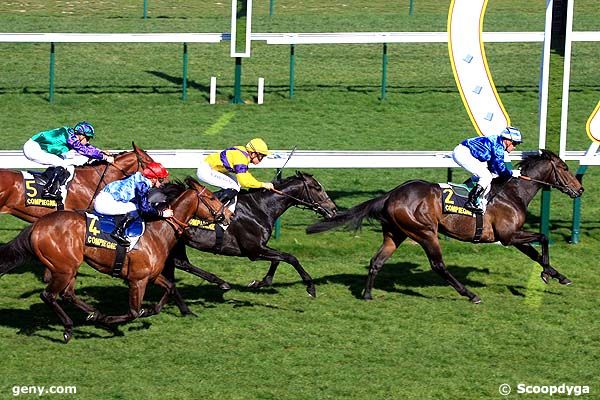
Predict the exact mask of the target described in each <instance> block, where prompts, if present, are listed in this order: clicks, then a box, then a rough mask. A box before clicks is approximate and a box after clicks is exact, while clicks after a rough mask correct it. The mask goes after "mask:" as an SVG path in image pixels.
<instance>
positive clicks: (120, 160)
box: [107, 142, 154, 179]
mask: <svg viewBox="0 0 600 400" xmlns="http://www.w3.org/2000/svg"><path fill="white" fill-rule="evenodd" d="M131 144H132V145H133V151H124V152H122V153H119V154H117V155H115V162H114V163H113V164H112V166H113V168H114V169H116V170H117V171H119V172H120V173H121V174H122V175H123V176H129V175H133V174H135V173H136V172H141V171H142V170H143V169H144V168H145V167H146V165H147V164H148V163H151V162H153V161H154V160H153V159H152V157H150V155H148V153H146V152H145V151H144V150H142V149H140V148H139V147H137V146H136V145H135V143H133V142H131ZM109 169H110V168H109ZM108 173H110V172H109V171H107V174H108ZM117 179H118V178H117Z"/></svg>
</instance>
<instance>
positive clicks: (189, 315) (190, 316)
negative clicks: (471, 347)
mask: <svg viewBox="0 0 600 400" xmlns="http://www.w3.org/2000/svg"><path fill="white" fill-rule="evenodd" d="M181 315H182V316H183V317H186V318H197V317H198V315H196V314H195V313H193V312H191V311H188V312H186V313H182V314H181Z"/></svg>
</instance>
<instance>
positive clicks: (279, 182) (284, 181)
mask: <svg viewBox="0 0 600 400" xmlns="http://www.w3.org/2000/svg"><path fill="white" fill-rule="evenodd" d="M302 177H312V175H311V174H309V173H307V172H302V171H296V174H295V175H291V176H288V177H287V178H283V179H277V180H276V181H274V182H273V185H274V186H275V189H278V190H281V189H282V188H284V187H286V186H287V185H288V184H289V183H290V182H296V181H298V179H301V178H302ZM240 195H258V196H264V195H271V193H270V192H266V191H264V190H263V189H261V188H256V189H243V190H241V191H240Z"/></svg>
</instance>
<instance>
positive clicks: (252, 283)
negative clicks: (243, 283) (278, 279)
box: [247, 280, 258, 288]
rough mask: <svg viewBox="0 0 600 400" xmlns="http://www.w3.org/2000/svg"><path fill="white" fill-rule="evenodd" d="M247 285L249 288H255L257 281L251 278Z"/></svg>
mask: <svg viewBox="0 0 600 400" xmlns="http://www.w3.org/2000/svg"><path fill="white" fill-rule="evenodd" d="M247 287H249V288H257V287H258V281H257V280H253V281H252V282H250V283H249V284H248V286H247Z"/></svg>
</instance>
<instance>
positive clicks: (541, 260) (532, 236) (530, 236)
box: [508, 231, 572, 285]
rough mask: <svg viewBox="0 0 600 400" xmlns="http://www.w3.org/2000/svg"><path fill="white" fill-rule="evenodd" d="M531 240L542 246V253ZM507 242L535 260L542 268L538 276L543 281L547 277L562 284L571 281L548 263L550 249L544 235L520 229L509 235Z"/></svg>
mask: <svg viewBox="0 0 600 400" xmlns="http://www.w3.org/2000/svg"><path fill="white" fill-rule="evenodd" d="M533 242H539V243H540V245H541V246H542V254H541V255H540V253H538V251H537V250H536V249H535V248H534V247H533V246H532V245H531V243H533ZM508 244H511V245H513V246H515V247H516V248H517V249H518V250H519V251H520V252H521V253H523V254H525V255H526V256H527V257H529V258H531V259H532V260H533V261H535V262H537V263H538V264H540V265H541V266H542V268H543V269H544V270H543V271H542V272H541V274H540V276H541V278H542V280H543V281H544V283H548V280H549V278H554V279H556V280H558V282H560V283H561V284H563V285H570V284H571V283H572V282H571V280H570V279H568V278H567V277H566V276H564V275H562V274H561V273H560V272H558V271H557V270H555V269H554V268H552V266H551V265H550V250H549V247H548V238H547V237H546V235H543V234H541V233H535V232H527V231H521V232H517V233H516V234H514V235H513V237H511V240H510V242H509V243H508Z"/></svg>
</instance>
